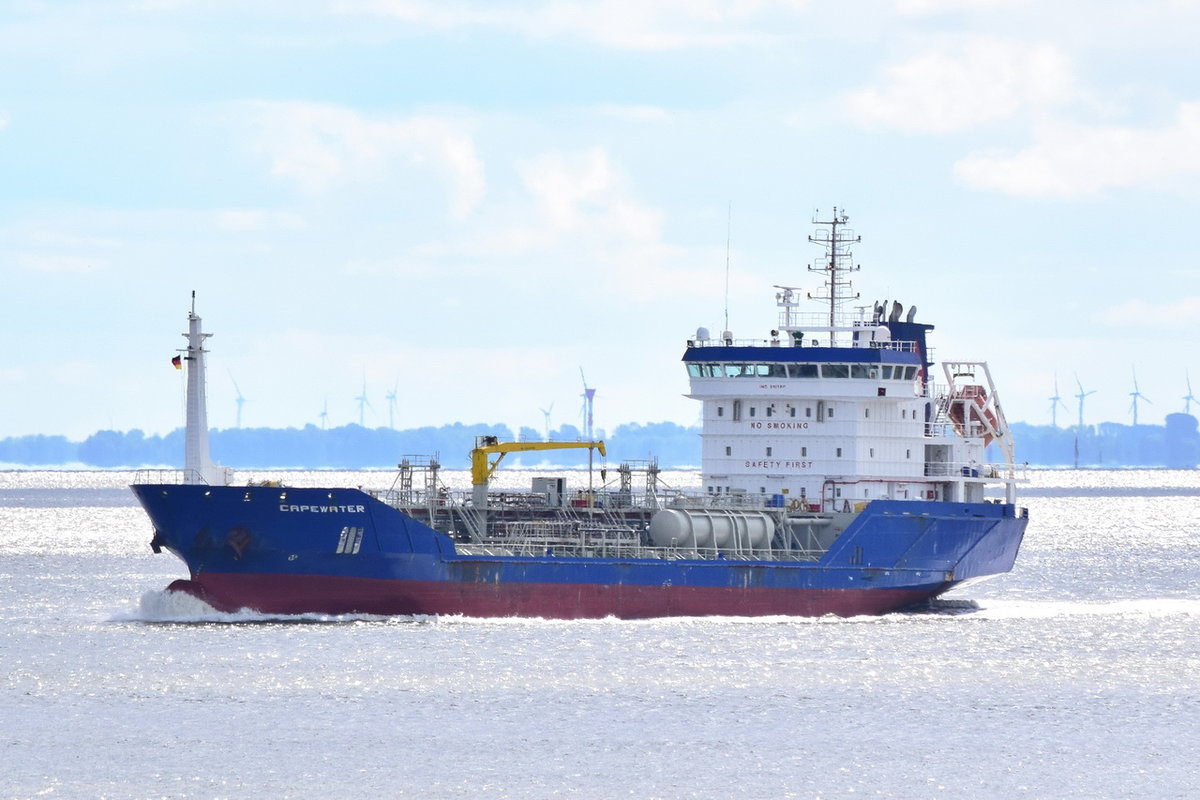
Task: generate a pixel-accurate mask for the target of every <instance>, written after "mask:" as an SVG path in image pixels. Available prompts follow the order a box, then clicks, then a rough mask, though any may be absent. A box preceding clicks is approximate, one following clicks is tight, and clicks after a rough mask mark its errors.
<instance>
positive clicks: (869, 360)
mask: <svg viewBox="0 0 1200 800" xmlns="http://www.w3.org/2000/svg"><path fill="white" fill-rule="evenodd" d="M846 220H847V218H846V216H845V215H844V214H842V215H840V216H839V215H838V213H837V210H836V209H835V211H834V215H833V218H832V219H831V220H830V221H828V222H819V223H817V224H819V225H822V226H827V227H823V228H822V229H820V230H819V231H818V234H817V235H816V236H815V237H810V241H813V242H816V243H818V244H822V245H823V246H824V247H825V250H826V253H825V255H826V258H825V260H824V262H823V263H821V264H819V265H816V266H814V267H810V270H811V271H814V272H819V273H824V284H823V286H822V287H821V288H820V289H819V290H817V291H816V292H815V293H812V294H808V295H807V298H806V299H809V300H816V301H819V302H822V303H824V304H827V305H828V310H827V311H824V312H820V313H815V314H810V313H803V312H800V311H799V303H800V300H801V295H802V292H801V291H800V290H798V289H796V288H794V287H782V286H781V287H777V288H778V289H779V292H778V294H777V295H776V301H777V304H778V305H779V308H780V314H779V320H778V322H777V325H776V327H775V328H774V329H772V330H771V331H770V333H769V335H768V336H767V337H766V338H764V339H758V340H738V339H735V338H734V337H733V335H732V333H730V332H728V331H726V332H724V333H723V334H722V335H721V337H719V338H715V339H714V338H712V337H711V336H710V335H709V333H708V331H707V330H705V329H703V328H701V329H700V330H698V331H697V332H696V336H695V337H694V338H693V339H690V340H689V341H688V349H687V352H686V354H685V356H684V362H685V363H686V365H687V369H688V374H689V378H690V393H689V397H692V398H693V399H696V400H699V401H701V403H702V404H703V412H702V419H703V432H702V434H701V437H702V476H703V482H704V488H705V491H706V492H707V493H708V494H709V495H710V496H712V497H713V499H714V500H719V499H721V498H726V499H727V500H728V502H729V503H730V504H745V505H761V504H766V505H768V506H781V505H782V506H786V507H787V508H790V509H803V510H811V511H822V512H831V511H851V510H854V509H855V508H856V507H858V506H859V504H860V503H862V502H864V501H869V500H873V499H881V498H886V499H896V500H903V499H911V500H943V501H966V502H982V501H983V499H984V487H985V485H986V484H988V483H993V484H995V483H997V482H1002V483H1004V484H1005V485H1006V499H1007V501H1008V502H1013V499H1014V498H1013V483H1014V480H1015V479H1014V476H1013V474H1012V467H1013V465H1012V451H1011V444H1010V438H1009V433H1008V428H1007V425H1006V424H1005V421H1004V415H1003V412H1002V411H1001V409H1000V405H999V401H998V398H997V395H996V390H995V386H994V384H993V382H992V379H991V375H990V373H989V371H988V369H987V365H986V364H985V363H983V362H966V361H963V362H949V363H947V364H945V365H944V367H945V370H944V371H945V379H946V382H945V383H944V384H935V383H934V380H933V375H932V374H931V367H932V359H931V357H930V354H929V350H928V347H927V345H926V334H927V333H928V331H930V330H932V328H933V326H931V325H924V324H921V323H918V322H915V321H914V317H915V314H916V309H915V307H914V308H911V309H909V311H908V313H907V315H905V311H904V308H903V306H901V304H899V303H895V302H893V303H892V304H891V306H890V308H889V305H888V303H886V302H885V303H880V304H875V305H874V306H867V307H862V308H860V309H859V311H858V313H857V315H853V316H852V315H849V314H847V313H845V312H844V311H843V309H842V306H843V305H844V304H845V303H846V302H847V301H848V300H850V299H854V298H857V295H852V294H851V293H850V288H851V286H850V280H849V278H848V277H847V276H848V274H849V273H850V272H851V271H854V270H856V269H857V267H856V266H852V265H851V264H850V255H851V254H850V252H849V249H848V245H849V244H850V243H851V242H857V241H858V238H857V237H854V236H853V235H852V234H851V233H850V232H849V231H847V230H846V229H845V228H844V227H843V226H844V225H845V223H846ZM868 312H869V313H868ZM902 317H904V319H902ZM992 441H997V442H998V443H999V444H1000V445H1001V446H1002V447H1004V450H1005V455H1006V460H1007V462H1008V463H1007V465H1006V467H1005V469H1003V470H1001V469H998V468H996V467H993V466H990V465H987V464H985V449H986V445H987V444H988V443H990V442H992Z"/></svg>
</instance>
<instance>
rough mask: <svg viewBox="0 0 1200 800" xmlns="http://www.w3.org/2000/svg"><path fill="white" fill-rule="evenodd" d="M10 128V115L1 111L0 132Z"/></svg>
mask: <svg viewBox="0 0 1200 800" xmlns="http://www.w3.org/2000/svg"><path fill="white" fill-rule="evenodd" d="M6 128H8V115H7V114H5V113H4V112H3V111H0V131H2V130H5V129H6Z"/></svg>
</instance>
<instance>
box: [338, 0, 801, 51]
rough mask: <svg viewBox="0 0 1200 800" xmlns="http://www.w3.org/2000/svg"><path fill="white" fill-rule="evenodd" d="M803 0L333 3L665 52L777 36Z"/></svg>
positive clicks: (428, 22) (426, 20) (424, 20)
mask: <svg viewBox="0 0 1200 800" xmlns="http://www.w3.org/2000/svg"><path fill="white" fill-rule="evenodd" d="M807 5H808V2H807V0H656V2H645V0H590V1H589V2H566V1H565V0H550V2H543V3H541V4H539V5H535V6H532V7H531V6H530V5H529V4H520V3H518V4H513V5H508V6H506V5H504V4H499V3H497V4H487V5H486V6H485V7H484V9H482V10H481V9H480V7H479V6H475V5H470V4H461V3H460V4H451V3H444V2H424V1H423V0H347V2H343V3H341V4H340V6H339V8H340V9H341V10H342V11H344V12H351V13H354V12H358V13H363V12H365V13H373V14H383V15H387V16H389V17H392V18H394V19H397V20H399V21H401V22H406V23H410V24H416V25H424V26H427V27H431V28H435V29H442V30H445V29H453V28H460V27H482V26H486V27H496V28H506V29H510V30H516V31H518V32H520V33H522V34H524V35H525V36H528V37H530V38H534V39H554V38H578V39H583V40H586V41H592V42H595V43H598V44H601V45H604V46H607V47H613V48H621V49H633V50H670V49H678V48H688V47H724V46H728V45H733V44H744V43H749V42H755V41H761V40H766V39H772V38H776V37H778V36H779V27H778V25H777V24H776V23H777V22H778V21H779V20H780V19H781V18H784V19H790V18H792V17H793V16H794V15H795V14H796V13H797V12H799V11H800V10H802V9H803V8H805V7H806V6H807Z"/></svg>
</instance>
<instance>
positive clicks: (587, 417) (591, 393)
mask: <svg viewBox="0 0 1200 800" xmlns="http://www.w3.org/2000/svg"><path fill="white" fill-rule="evenodd" d="M579 377H580V378H582V379H583V394H581V395H580V397H582V398H583V438H584V441H588V442H593V441H595V437H594V436H593V435H592V411H593V408H594V406H595V402H596V390H595V388H593V387H589V386H588V385H587V377H586V376H585V375H584V374H583V367H580V368H579Z"/></svg>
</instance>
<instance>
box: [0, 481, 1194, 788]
mask: <svg viewBox="0 0 1200 800" xmlns="http://www.w3.org/2000/svg"><path fill="white" fill-rule="evenodd" d="M506 474H507V475H508V476H509V480H511V481H512V485H513V486H524V485H527V482H528V476H529V473H521V472H510V473H506ZM241 477H243V478H252V479H260V478H264V477H279V475H276V474H272V475H265V474H264V475H258V474H253V475H242V476H241ZM283 477H284V480H285V481H286V482H288V483H290V484H292V485H322V484H336V485H363V486H365V487H369V488H387V487H388V486H389V485H390V484H391V479H392V476H391V475H389V474H385V473H334V472H323V473H315V474H312V473H309V474H300V473H296V474H287V475H285V476H283ZM459 477H460V478H461V476H459ZM1029 477H1030V482H1029V484H1028V490H1027V493H1026V498H1025V500H1024V501H1023V503H1024V504H1025V505H1028V506H1029V509H1030V515H1031V517H1032V523H1031V525H1030V528H1029V532H1028V535H1027V537H1026V543H1025V546H1024V548H1023V549H1022V553H1021V556H1020V558H1019V559H1018V563H1017V568H1016V570H1015V571H1014V572H1013V573H1012V574H1010V575H1006V576H1003V577H1000V578H997V579H994V580H992V581H990V582H987V583H983V584H979V585H975V586H969V587H966V588H963V589H960V590H957V591H956V592H955V593H953V594H952V595H951V599H952V600H954V601H956V602H954V603H948V604H946V607H945V612H946V613H941V614H920V615H894V616H889V617H882V618H871V619H866V618H858V619H850V620H836V619H828V618H826V619H817V620H806V619H783V618H772V619H758V620H738V619H685V620H661V621H643V622H618V621H612V620H606V621H593V622H546V621H538V620H502V621H496V620H491V621H479V620H466V619H439V620H430V619H420V620H413V619H373V618H352V619H329V618H324V617H305V618H291V619H268V618H263V617H258V616H253V615H240V616H239V615H213V614H211V613H206V611H207V610H206V609H205V608H204V607H203V606H200V605H199V604H197V603H195V601H192V600H190V599H189V598H181V597H178V596H175V595H171V594H168V593H165V592H163V591H162V589H163V587H165V586H166V585H167V584H168V583H169V582H170V581H171V580H173V579H175V578H177V577H182V576H183V574H184V573H183V568H182V564H180V563H179V562H177V561H176V560H175V559H174V558H173V557H171V556H169V555H167V554H162V555H159V556H155V555H153V554H152V553H151V551H150V548H149V546H148V544H147V543H148V541H149V539H150V534H151V530H150V526H149V524H148V522H147V521H146V520H145V518H144V517H143V515H142V513H141V511H140V509H138V508H137V507H136V506H135V505H133V500H132V496H131V495H130V494H129V492H128V490H127V489H126V488H125V487H126V484H127V483H128V482H129V481H130V480H131V479H132V474H131V473H119V472H103V473H98V472H69V473H59V472H8V473H0V614H2V615H3V619H2V620H0V665H2V667H3V671H2V677H0V758H2V761H0V797H14V798H17V797H20V798H23V797H70V798H75V797H79V798H93V797H112V798H149V797H196V798H208V797H230V798H243V797H297V798H299V797H305V798H307V797H313V798H316V797H322V798H324V797H333V798H363V797H420V798H468V797H469V798H508V797H512V798H549V797H579V798H617V797H621V798H675V797H687V798H727V797H740V798H777V797H798V798H809V797H823V798H826V797H827V798H835V797H837V798H840V797H847V796H855V797H859V796H863V797H902V798H910V797H913V798H915V797H944V798H963V797H986V798H1008V797H1078V798H1095V797H1179V798H1185V797H1195V796H1200V777H1197V775H1198V774H1200V768H1198V767H1197V766H1196V764H1197V759H1198V758H1200V523H1198V520H1200V514H1198V513H1197V512H1198V511H1200V474H1198V473H1195V472H1183V471H1179V472H1170V471H1128V472H1088V471H1057V472H1035V473H1031V474H1030V476H1029ZM667 479H668V480H669V481H671V482H672V483H674V484H675V485H681V486H682V485H688V484H689V483H690V482H694V475H692V474H691V473H677V474H671V475H668V476H667Z"/></svg>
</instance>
